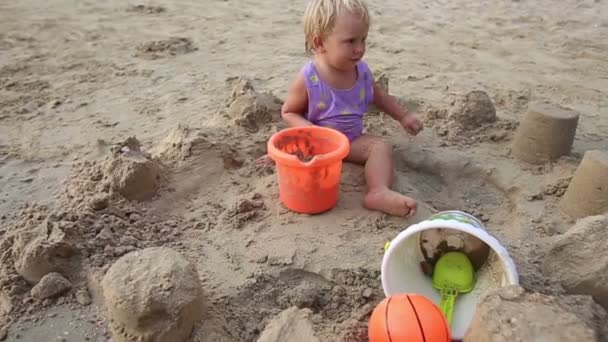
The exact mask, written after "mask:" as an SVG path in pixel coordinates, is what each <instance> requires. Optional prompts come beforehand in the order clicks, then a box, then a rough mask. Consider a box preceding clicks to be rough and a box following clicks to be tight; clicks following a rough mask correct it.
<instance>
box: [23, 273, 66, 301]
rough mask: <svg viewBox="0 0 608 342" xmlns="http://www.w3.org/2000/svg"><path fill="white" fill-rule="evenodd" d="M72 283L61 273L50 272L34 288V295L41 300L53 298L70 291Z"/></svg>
mask: <svg viewBox="0 0 608 342" xmlns="http://www.w3.org/2000/svg"><path fill="white" fill-rule="evenodd" d="M71 287H72V284H70V282H69V281H68V280H67V279H65V278H64V277H63V276H62V275H61V274H59V273H55V272H52V273H49V274H47V275H45V276H44V277H42V279H40V282H39V283H38V284H36V286H34V287H33V288H32V296H33V297H34V298H37V299H39V300H44V299H48V298H52V297H55V296H58V295H61V294H63V293H64V292H66V291H69V290H70V288H71Z"/></svg>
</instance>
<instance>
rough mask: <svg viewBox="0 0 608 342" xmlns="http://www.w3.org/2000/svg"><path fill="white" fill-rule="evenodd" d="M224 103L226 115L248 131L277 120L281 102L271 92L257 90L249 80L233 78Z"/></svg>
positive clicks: (252, 131)
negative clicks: (229, 91) (230, 89)
mask: <svg viewBox="0 0 608 342" xmlns="http://www.w3.org/2000/svg"><path fill="white" fill-rule="evenodd" d="M230 83H232V84H233V85H232V93H231V95H230V98H229V99H228V101H227V103H226V107H227V109H226V113H225V114H224V115H226V116H227V117H228V118H229V119H230V120H232V121H233V122H234V123H235V124H236V125H237V126H240V127H242V128H244V129H245V130H247V131H248V132H250V133H254V132H258V131H259V130H261V129H263V128H264V127H267V126H268V124H269V123H270V122H273V121H274V122H279V121H280V113H281V105H282V104H283V102H282V101H281V100H280V99H278V98H277V97H276V96H274V95H273V94H271V93H260V92H257V91H256V90H255V89H254V88H253V85H252V84H251V81H249V80H248V79H245V78H235V79H233V80H230Z"/></svg>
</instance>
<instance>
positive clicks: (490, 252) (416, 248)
mask: <svg viewBox="0 0 608 342" xmlns="http://www.w3.org/2000/svg"><path fill="white" fill-rule="evenodd" d="M451 251H460V252H463V253H466V254H467V256H468V257H469V258H470V260H471V262H472V264H473V267H474V269H475V270H476V273H475V278H476V284H475V288H474V289H473V290H472V291H471V292H469V293H465V294H461V295H460V296H458V301H457V302H456V303H455V304H454V311H453V316H452V322H451V324H450V332H451V336H452V338H453V339H456V340H462V339H463V338H464V334H465V332H466V330H467V328H468V327H469V324H470V322H471V320H472V319H473V315H474V314H475V308H476V306H477V303H478V300H479V297H480V295H481V294H482V293H484V292H485V291H486V290H489V289H492V288H498V287H501V286H505V285H515V284H518V283H519V275H518V273H517V269H516V267H515V264H514V262H513V260H512V259H511V257H510V256H509V254H508V252H507V251H506V249H505V248H504V247H503V246H502V245H501V244H500V242H499V241H498V240H496V239H495V238H494V237H493V236H492V235H490V234H489V233H488V232H487V231H486V228H485V227H484V226H483V224H482V223H481V222H480V221H479V220H478V219H476V218H475V217H474V216H472V215H469V214H467V213H464V212H462V211H457V210H453V211H444V212H439V213H437V214H434V215H432V216H431V217H429V218H428V219H427V220H424V221H422V222H419V223H417V224H414V225H411V226H409V227H407V229H404V230H403V231H402V232H400V233H399V234H398V235H397V236H396V237H395V238H394V239H393V240H391V241H390V244H389V246H388V249H387V250H386V252H385V253H384V257H383V258H382V266H381V280H382V287H383V289H384V293H385V295H386V296H392V295H394V294H398V293H418V294H420V295H422V296H425V297H426V298H428V299H429V300H431V301H432V302H433V303H435V304H436V305H440V303H441V295H440V293H439V291H437V289H435V287H434V286H433V284H432V278H431V274H432V273H433V270H434V267H435V265H436V263H437V261H438V260H439V258H440V257H441V256H442V255H443V254H445V253H447V252H451Z"/></svg>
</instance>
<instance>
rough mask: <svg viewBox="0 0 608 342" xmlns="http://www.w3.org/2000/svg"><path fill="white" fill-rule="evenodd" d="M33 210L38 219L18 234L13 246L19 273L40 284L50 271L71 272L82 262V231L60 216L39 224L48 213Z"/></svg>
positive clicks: (29, 221)
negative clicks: (80, 240)
mask: <svg viewBox="0 0 608 342" xmlns="http://www.w3.org/2000/svg"><path fill="white" fill-rule="evenodd" d="M29 209H31V210H32V211H34V212H35V213H36V214H35V215H38V216H37V217H36V219H33V220H28V221H26V222H24V226H22V227H20V229H19V230H17V231H15V238H14V244H13V246H12V258H14V260H15V262H14V267H15V270H16V271H17V273H19V275H21V276H22V277H23V278H24V279H25V280H27V281H28V282H30V283H37V282H38V281H40V279H41V278H42V277H44V276H45V275H46V274H48V273H50V272H60V273H63V274H69V273H71V272H72V271H73V270H74V266H75V263H76V262H78V258H77V256H78V249H77V247H76V246H77V244H78V241H79V231H78V229H77V227H76V225H75V223H74V222H73V221H70V220H69V219H70V218H68V220H62V219H61V218H60V217H57V216H56V215H49V216H48V217H46V218H45V219H44V220H42V221H41V222H39V221H38V220H39V219H40V218H41V217H42V215H44V212H40V211H37V209H38V208H29ZM26 210H27V209H26ZM76 269H78V268H77V267H76Z"/></svg>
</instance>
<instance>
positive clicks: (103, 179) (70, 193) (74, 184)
mask: <svg viewBox="0 0 608 342" xmlns="http://www.w3.org/2000/svg"><path fill="white" fill-rule="evenodd" d="M165 173H166V171H165V167H164V166H163V165H162V163H161V162H160V160H159V159H157V158H152V157H151V156H150V154H148V153H145V152H143V151H142V150H141V144H140V143H139V141H138V140H137V139H136V138H133V137H131V138H128V139H127V140H125V141H124V142H121V143H118V144H115V145H114V146H112V148H111V155H110V156H109V157H107V158H105V159H104V160H102V161H100V162H93V163H90V162H85V163H83V164H81V165H80V168H79V169H78V170H76V172H75V173H74V175H73V176H72V178H71V179H70V180H69V181H68V185H67V187H66V191H65V196H66V198H67V200H68V201H70V202H72V203H77V204H81V205H82V204H86V205H87V206H89V207H90V208H92V209H95V210H100V209H104V208H105V207H107V201H108V198H109V197H112V196H116V195H119V196H121V197H124V198H125V199H127V200H135V201H145V200H149V199H151V198H152V197H154V196H155V195H156V193H157V192H158V190H159V189H160V188H161V186H162V185H163V184H164V183H165V182H166V180H167V179H166V178H167V177H166V175H165Z"/></svg>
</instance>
